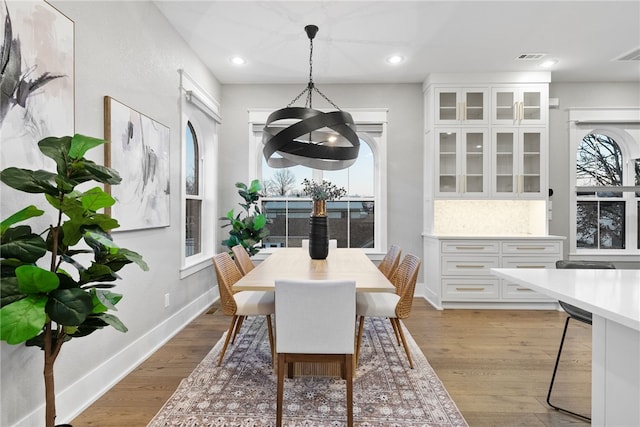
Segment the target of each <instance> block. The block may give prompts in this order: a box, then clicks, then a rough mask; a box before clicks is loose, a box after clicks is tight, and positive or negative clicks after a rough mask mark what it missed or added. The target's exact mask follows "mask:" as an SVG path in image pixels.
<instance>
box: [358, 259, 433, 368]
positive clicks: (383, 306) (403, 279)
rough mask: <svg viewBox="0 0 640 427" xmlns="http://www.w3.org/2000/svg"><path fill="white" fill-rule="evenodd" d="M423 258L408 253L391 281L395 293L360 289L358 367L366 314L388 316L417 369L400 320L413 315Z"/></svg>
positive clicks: (408, 358) (408, 356)
mask: <svg viewBox="0 0 640 427" xmlns="http://www.w3.org/2000/svg"><path fill="white" fill-rule="evenodd" d="M420 264H421V261H420V258H418V257H417V256H415V255H412V254H407V255H405V257H404V258H403V260H402V262H401V263H400V265H399V266H398V268H397V269H396V271H395V272H394V273H393V276H391V283H393V286H395V288H396V292H395V293H391V292H358V294H357V295H356V316H357V317H358V318H359V324H358V339H357V347H356V356H355V358H356V366H357V364H358V358H359V357H360V346H361V344H362V334H363V331H364V321H365V318H366V317H386V318H388V319H389V321H390V322H391V326H392V327H393V332H394V333H395V335H396V340H397V341H398V345H400V342H402V346H403V347H404V351H405V353H406V354H407V360H408V361H409V366H410V367H411V368H412V369H413V360H411V353H410V352H409V346H408V345H407V341H406V339H405V337H404V332H402V323H401V321H400V319H406V318H407V317H409V314H411V306H412V305H413V293H414V291H415V288H416V280H417V279H418V270H420Z"/></svg>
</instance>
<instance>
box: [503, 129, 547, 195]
mask: <svg viewBox="0 0 640 427" xmlns="http://www.w3.org/2000/svg"><path fill="white" fill-rule="evenodd" d="M545 135H546V130H545V129H544V128H533V127H532V128H512V127H511V128H493V129H492V135H491V140H492V153H493V158H492V160H493V162H492V164H493V174H492V186H491V194H492V195H493V196H494V197H495V198H533V199H540V198H545V197H546V194H545V191H546V173H545V171H546V168H545V166H546V164H545V162H544V159H545V158H546V152H545V147H546V141H545Z"/></svg>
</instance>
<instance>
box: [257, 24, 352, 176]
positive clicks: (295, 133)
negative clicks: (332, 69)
mask: <svg viewBox="0 0 640 427" xmlns="http://www.w3.org/2000/svg"><path fill="white" fill-rule="evenodd" d="M304 30H305V32H306V33H307V36H308V37H309V83H308V84H307V86H306V88H305V89H304V90H303V91H302V92H301V93H300V94H299V95H298V96H296V97H295V98H294V99H293V101H291V102H290V103H289V105H287V106H286V107H285V108H282V109H280V110H277V111H274V112H273V113H271V114H270V115H269V117H268V118H267V122H266V124H265V126H264V129H263V133H262V143H263V144H264V148H263V153H264V157H265V159H266V160H267V164H268V165H269V166H271V167H272V168H286V167H290V166H296V165H302V166H307V167H310V168H313V169H322V170H338V169H345V168H348V167H349V166H351V165H352V164H353V163H354V162H355V161H356V159H357V158H358V150H359V148H360V139H359V138H358V135H357V134H356V125H355V123H354V121H353V118H352V117H351V114H349V113H347V112H346V111H342V110H341V109H340V108H339V107H338V106H337V105H336V104H334V103H333V101H331V100H330V99H329V98H327V97H326V96H325V95H324V94H323V93H322V92H320V90H319V89H318V88H317V87H316V86H315V84H314V83H313V39H314V37H315V35H316V34H317V32H318V27H317V26H315V25H307V26H306V27H304ZM314 92H315V93H318V94H319V95H320V96H322V97H323V98H324V99H325V100H326V101H327V102H329V104H331V105H332V106H333V107H334V108H335V109H336V111H329V112H326V113H325V112H322V111H319V110H314V109H313V100H312V98H313V93H314ZM305 93H306V98H305V104H304V107H293V106H292V105H293V104H294V103H295V102H296V101H298V100H299V99H300V98H301V97H302V95H304V94H305ZM292 120H295V123H293V124H291V121H292Z"/></svg>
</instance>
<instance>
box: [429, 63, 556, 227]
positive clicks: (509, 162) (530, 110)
mask: <svg viewBox="0 0 640 427" xmlns="http://www.w3.org/2000/svg"><path fill="white" fill-rule="evenodd" d="M483 77H486V78H487V79H488V80H487V81H486V82H484V83H483V82H482V81H481V79H482V78H483ZM491 77H493V78H495V79H496V80H491V79H490V78H491ZM449 78H450V79H459V81H456V80H451V81H448V80H447V79H449ZM539 78H540V80H539V81H538V83H535V82H531V83H521V81H522V78H521V76H514V75H510V76H509V78H507V77H506V75H505V74H498V75H495V76H487V75H484V76H482V75H478V76H477V77H474V76H456V75H435V76H432V77H430V79H428V80H427V83H426V86H425V89H426V90H425V121H424V122H425V125H426V129H425V135H426V137H425V141H426V144H427V146H426V147H425V158H426V159H427V160H426V161H425V168H428V169H427V170H429V171H433V176H432V177H429V179H428V183H429V184H430V187H431V188H425V195H426V198H427V199H429V198H430V197H435V198H438V199H449V198H453V199H460V198H462V199H492V198H495V199H509V198H514V199H521V198H524V199H542V200H546V198H547V193H548V183H547V179H546V166H547V144H548V124H547V122H548V106H549V89H548V84H547V83H542V82H544V81H545V79H547V78H548V74H544V75H540V76H539ZM465 80H466V81H465ZM516 81H517V82H518V83H515V82H516ZM510 82H513V83H510ZM465 83H467V84H465ZM487 136H488V137H487ZM487 138H489V139H487ZM429 166H431V167H429ZM425 229H429V227H425Z"/></svg>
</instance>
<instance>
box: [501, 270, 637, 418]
mask: <svg viewBox="0 0 640 427" xmlns="http://www.w3.org/2000/svg"><path fill="white" fill-rule="evenodd" d="M491 272H492V273H493V274H495V275H496V276H498V277H500V278H503V279H508V280H509V281H511V282H515V283H518V284H519V285H522V286H524V287H527V288H530V289H532V290H534V291H537V292H540V293H542V294H545V295H548V296H550V297H552V298H555V299H557V300H559V301H564V302H567V303H569V304H571V305H574V306H576V307H579V308H582V309H584V310H587V311H589V312H591V313H592V334H591V337H592V338H591V340H592V350H591V352H592V361H591V366H592V368H591V369H592V373H591V424H592V425H594V426H610V427H637V426H640V270H593V269H551V268H550V269H517V268H492V269H491Z"/></svg>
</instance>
